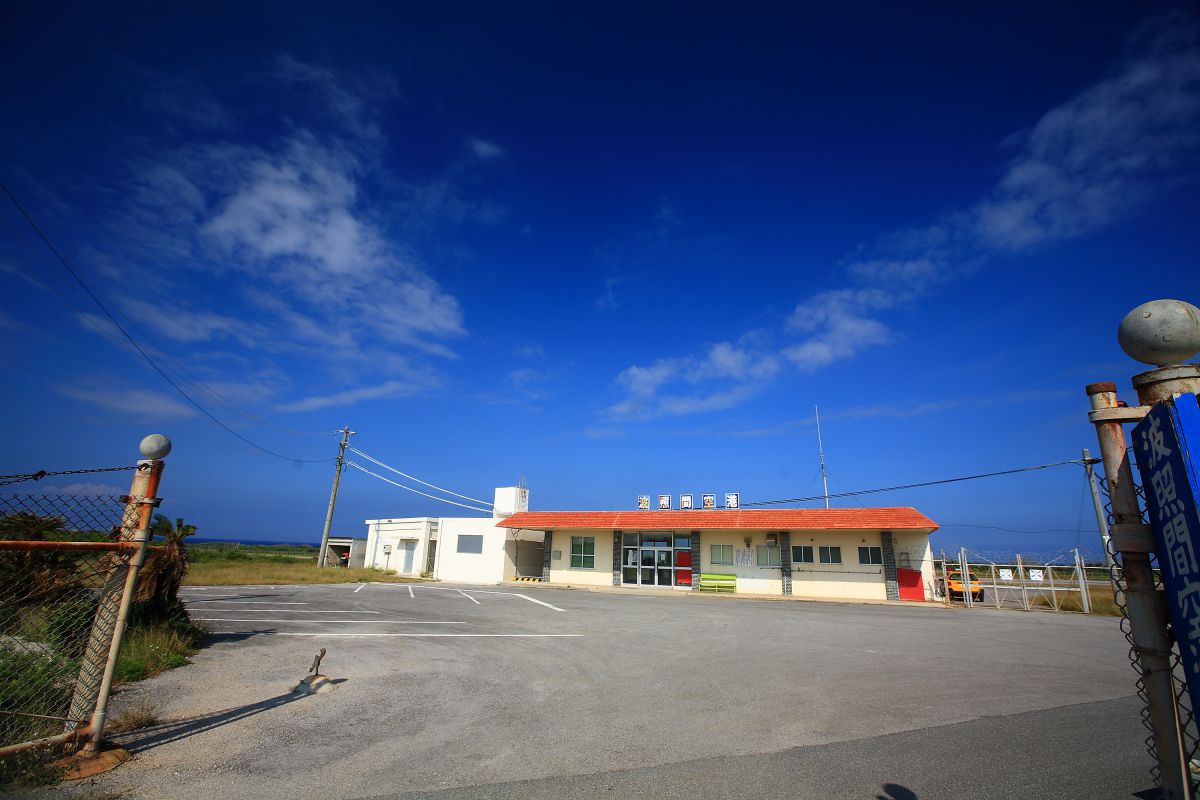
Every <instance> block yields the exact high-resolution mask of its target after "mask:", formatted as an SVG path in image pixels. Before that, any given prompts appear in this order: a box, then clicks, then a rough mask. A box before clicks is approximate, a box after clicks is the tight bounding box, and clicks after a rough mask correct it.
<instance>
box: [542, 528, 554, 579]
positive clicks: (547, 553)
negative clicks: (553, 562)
mask: <svg viewBox="0 0 1200 800" xmlns="http://www.w3.org/2000/svg"><path fill="white" fill-rule="evenodd" d="M543 541H544V544H543V545H542V582H543V583H549V582H550V557H551V556H552V555H554V531H546V538H545V539H544V540H543Z"/></svg>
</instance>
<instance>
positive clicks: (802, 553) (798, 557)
mask: <svg viewBox="0 0 1200 800" xmlns="http://www.w3.org/2000/svg"><path fill="white" fill-rule="evenodd" d="M812 562H813V549H812V545H811V544H796V545H792V563H793V564H811V563H812Z"/></svg>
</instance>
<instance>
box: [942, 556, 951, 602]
mask: <svg viewBox="0 0 1200 800" xmlns="http://www.w3.org/2000/svg"><path fill="white" fill-rule="evenodd" d="M942 602H943V603H945V604H946V605H950V572H949V571H948V570H947V569H946V551H945V550H943V551H942Z"/></svg>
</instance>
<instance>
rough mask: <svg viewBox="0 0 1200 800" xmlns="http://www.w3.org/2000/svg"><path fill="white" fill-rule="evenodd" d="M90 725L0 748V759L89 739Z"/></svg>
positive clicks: (90, 733)
mask: <svg viewBox="0 0 1200 800" xmlns="http://www.w3.org/2000/svg"><path fill="white" fill-rule="evenodd" d="M91 735H92V726H91V724H87V725H81V726H79V727H78V728H76V729H75V730H73V731H67V732H66V733H60V734H58V735H56V736H47V737H45V738H43V739H34V740H33V741H31V742H21V743H20V744H10V745H8V746H7V747H0V759H4V758H8V757H9V756H15V755H18V754H20V753H27V752H29V751H30V750H37V749H38V748H42V747H54V746H56V745H60V744H68V743H72V742H78V741H82V740H84V739H87V738H89V737H91Z"/></svg>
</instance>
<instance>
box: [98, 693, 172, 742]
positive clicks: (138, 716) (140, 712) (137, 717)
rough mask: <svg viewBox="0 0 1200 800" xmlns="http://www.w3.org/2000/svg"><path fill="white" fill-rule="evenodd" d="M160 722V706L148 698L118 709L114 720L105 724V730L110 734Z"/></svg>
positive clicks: (146, 726)
mask: <svg viewBox="0 0 1200 800" xmlns="http://www.w3.org/2000/svg"><path fill="white" fill-rule="evenodd" d="M158 722H159V719H158V706H157V705H155V704H154V703H151V702H150V701H148V700H143V701H142V702H140V703H137V704H136V705H132V706H129V707H127V708H122V709H121V710H120V711H118V712H117V713H116V715H115V716H114V717H113V718H112V721H111V722H109V723H108V724H107V725H105V726H104V732H105V733H106V734H109V733H125V732H126V731H136V730H141V729H142V728H149V727H150V726H151V725H157V724H158Z"/></svg>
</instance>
